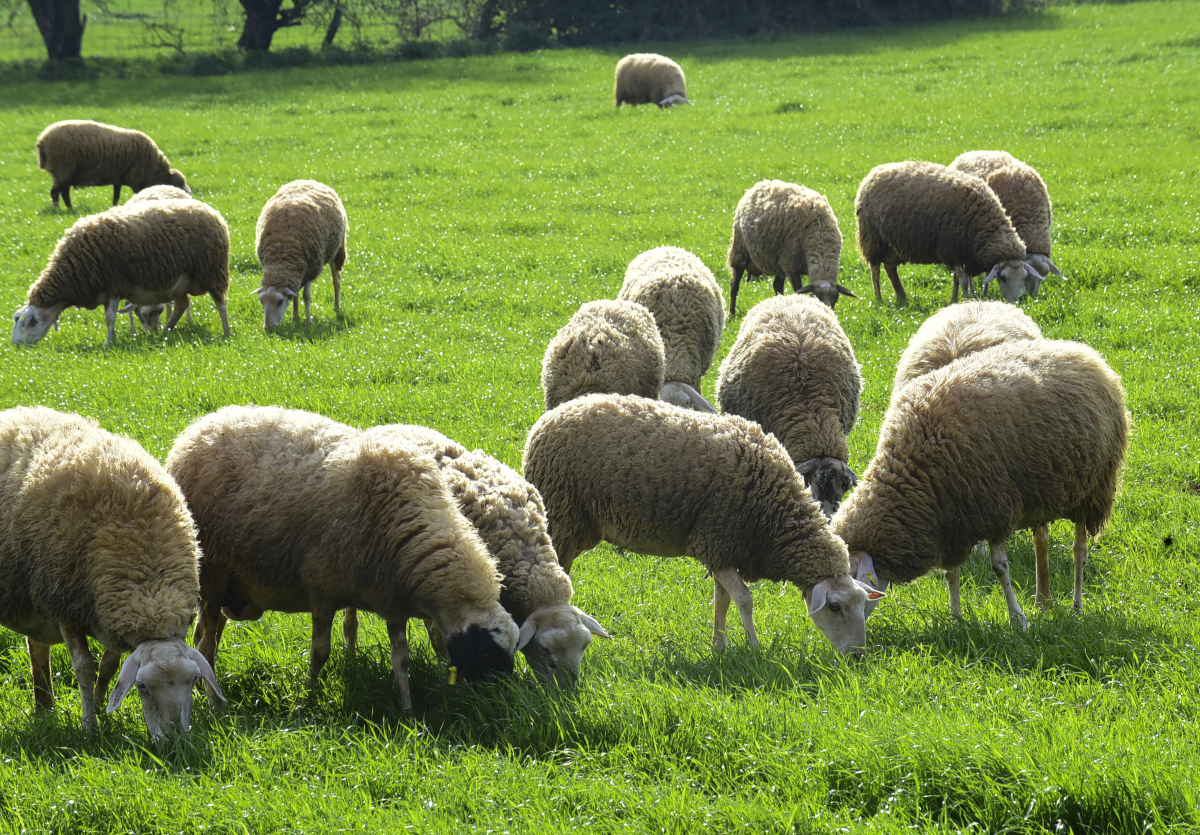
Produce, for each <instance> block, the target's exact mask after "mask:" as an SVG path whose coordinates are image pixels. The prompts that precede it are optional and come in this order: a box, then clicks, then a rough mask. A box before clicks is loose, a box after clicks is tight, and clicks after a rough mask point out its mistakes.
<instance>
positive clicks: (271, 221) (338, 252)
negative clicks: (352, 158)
mask: <svg viewBox="0 0 1200 835" xmlns="http://www.w3.org/2000/svg"><path fill="white" fill-rule="evenodd" d="M346 225H347V221H346V210H345V208H343V207H342V201H341V198H339V197H338V195H337V192H336V191H334V190H333V189H331V188H330V187H329V186H327V185H323V184H321V183H318V182H317V181H316V180H295V181H293V182H290V183H288V184H287V185H284V186H281V187H280V189H279V191H277V192H275V196H274V197H272V198H271V199H270V200H268V201H267V204H266V205H265V206H263V210H262V214H260V215H259V216H258V227H257V228H256V230H255V233H254V249H255V252H256V253H257V254H258V260H259V263H261V264H262V268H263V275H262V286H261V287H259V288H258V289H257V290H255V291H254V295H256V296H258V300H259V301H260V302H262V306H263V316H264V319H265V327H267V328H273V327H275V326H276V325H278V324H279V323H280V322H282V321H283V314H284V313H286V312H287V308H288V303H289V302H291V305H292V321H293V322H299V321H300V299H299V297H298V295H297V291H299V290H300V289H301V288H303V289H304V323H305V324H306V325H311V324H312V283H313V281H315V280H316V278H317V276H319V275H320V274H321V270H323V269H325V265H326V264H328V265H329V272H330V275H332V277H333V309H334V310H335V311H337V310H341V305H342V267H344V266H345V265H346Z"/></svg>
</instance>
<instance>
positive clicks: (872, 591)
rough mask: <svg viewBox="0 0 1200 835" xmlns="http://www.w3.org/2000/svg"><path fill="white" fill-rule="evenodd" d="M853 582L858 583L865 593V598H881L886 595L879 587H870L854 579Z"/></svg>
mask: <svg viewBox="0 0 1200 835" xmlns="http://www.w3.org/2000/svg"><path fill="white" fill-rule="evenodd" d="M854 582H856V583H858V587H859V588H860V589H862V590H863V591H865V592H866V593H867V600H883V598H885V597H887V595H886V594H884V593H883V592H881V591H880V590H879V589H876V588H871V587H870V586H868V585H867V584H866V583H863V582H860V581H858V580H855V581H854Z"/></svg>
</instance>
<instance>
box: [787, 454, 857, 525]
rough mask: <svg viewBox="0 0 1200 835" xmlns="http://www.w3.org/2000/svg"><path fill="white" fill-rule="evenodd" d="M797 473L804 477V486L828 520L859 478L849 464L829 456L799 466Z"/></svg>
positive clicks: (809, 460) (812, 459) (797, 466)
mask: <svg viewBox="0 0 1200 835" xmlns="http://www.w3.org/2000/svg"><path fill="white" fill-rule="evenodd" d="M796 472H798V473H800V475H802V476H804V486H805V487H807V488H808V491H809V492H810V493H812V497H813V501H815V502H816V503H817V504H819V505H820V506H821V512H822V513H824V514H825V518H826V519H830V518H832V517H833V514H834V513H836V512H837V509H838V507H839V506H841V504H842V496H844V495H846V491H847V490H849V489H850V488H851V487H853V486H854V485H856V484H858V476H857V475H855V473H854V470H852V469H850V465H849V464H847V463H846V462H845V461H842V460H840V459H838V458H831V457H829V456H828V455H821V456H818V457H816V458H810V459H808V460H807V461H804V462H802V463H800V464H797V465H796Z"/></svg>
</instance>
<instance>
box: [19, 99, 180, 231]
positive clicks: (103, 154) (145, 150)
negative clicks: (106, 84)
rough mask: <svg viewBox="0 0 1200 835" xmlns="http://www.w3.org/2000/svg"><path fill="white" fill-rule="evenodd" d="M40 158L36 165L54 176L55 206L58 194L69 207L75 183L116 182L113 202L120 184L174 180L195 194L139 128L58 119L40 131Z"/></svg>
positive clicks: (117, 198) (52, 193) (145, 184)
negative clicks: (60, 120)
mask: <svg viewBox="0 0 1200 835" xmlns="http://www.w3.org/2000/svg"><path fill="white" fill-rule="evenodd" d="M37 157H38V168H41V169H42V170H43V171H45V172H46V173H48V174H49V175H50V176H51V177H52V178H53V179H54V185H53V187H51V189H50V199H51V200H52V201H54V208H56V209H57V208H58V198H59V197H60V196H61V197H62V200H63V203H64V204H66V207H67V208H68V209H70V208H71V186H75V187H77V188H82V187H84V186H106V185H112V187H113V202H112V204H113V205H114V206H115V205H117V204H118V203H119V202H121V187H122V186H129V187H130V188H131V189H133V190H134V192H135V193H136V192H139V191H141V190H142V189H144V188H147V187H149V186H153V185H170V186H175V187H176V188H180V189H183V190H184V191H186V192H187V193H188V194H191V190H190V189H189V188H188V185H187V180H186V178H185V177H184V176H183V174H181V173H179V171H177V170H175V169H174V168H172V167H171V163H170V162H169V161H168V160H167V158H166V157H165V156H163V153H162V151H160V150H158V146H157V145H155V144H154V140H153V139H151V138H150V137H149V136H146V134H144V133H142V132H141V131H140V130H128V129H126V128H118V127H114V126H113V125H105V124H101V123H100V122H93V121H90V120H86V119H72V120H70V121H66V122H55V123H54V124H53V125H50V126H49V127H48V128H46V129H45V130H44V131H42V133H41V135H40V136H38V138H37Z"/></svg>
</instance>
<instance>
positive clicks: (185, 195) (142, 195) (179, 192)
mask: <svg viewBox="0 0 1200 835" xmlns="http://www.w3.org/2000/svg"><path fill="white" fill-rule="evenodd" d="M191 196H192V193H191V192H190V191H184V190H183V189H181V188H176V187H175V186H150V188H144V189H142V190H141V191H139V192H137V193H136V194H134V195H133V197H130V198H129V199H128V200H126V201H125V205H126V206H133V205H136V204H138V203H146V202H148V201H150V200H187V199H189V198H191ZM164 312H166V314H167V316H168V317H170V315H171V303H170V302H164V303H162V304H150V305H141V306H138V305H134V304H127V305H125V306H124V307H122V308H121V309H120V310H118V311H117V313H128V314H129V333H130V334H136V333H137V328H135V327H134V324H133V319H134V316H136V317H137V319H138V321H139V322H141V324H142V327H143V328H145V329H146V330H148V331H150V332H151V333H158V321H159V319H161V318H162V315H163V313H164ZM187 319H188V321H189V322H190V321H192V309H191V307H189V308H188V309H187Z"/></svg>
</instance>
